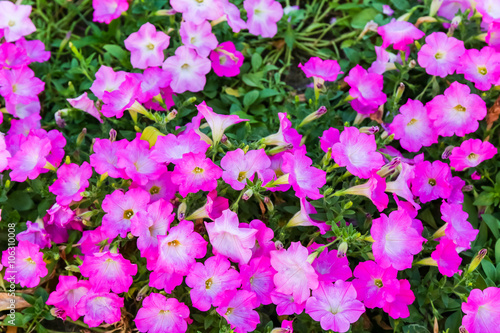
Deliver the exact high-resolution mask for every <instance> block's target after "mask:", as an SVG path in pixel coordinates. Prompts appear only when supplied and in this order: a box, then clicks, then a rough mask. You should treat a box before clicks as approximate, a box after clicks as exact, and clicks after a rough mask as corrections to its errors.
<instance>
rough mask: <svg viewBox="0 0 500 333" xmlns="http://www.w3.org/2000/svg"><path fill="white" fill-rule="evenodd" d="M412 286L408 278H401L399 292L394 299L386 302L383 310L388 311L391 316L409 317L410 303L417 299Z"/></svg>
mask: <svg viewBox="0 0 500 333" xmlns="http://www.w3.org/2000/svg"><path fill="white" fill-rule="evenodd" d="M410 287H411V286H410V282H409V281H408V280H399V288H398V293H397V294H396V296H395V297H394V300H393V301H388V302H386V303H385V304H384V306H383V310H384V312H386V313H388V314H389V316H390V317H391V318H393V319H398V318H408V317H409V316H410V311H409V309H408V305H410V304H412V303H413V302H414V301H415V295H414V294H413V291H411V289H410Z"/></svg>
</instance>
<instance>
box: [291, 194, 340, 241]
mask: <svg viewBox="0 0 500 333" xmlns="http://www.w3.org/2000/svg"><path fill="white" fill-rule="evenodd" d="M316 213H317V212H316V209H315V208H314V206H313V205H311V204H310V203H309V202H308V201H307V199H306V198H300V210H299V211H298V212H297V213H295V215H293V216H292V218H291V219H290V220H289V221H288V223H287V224H286V227H287V228H290V227H298V226H302V227H309V226H315V227H318V229H319V232H320V233H321V234H322V235H324V234H325V233H326V232H327V231H329V230H330V229H331V227H330V226H329V225H327V224H326V223H325V222H323V221H317V220H314V219H312V218H311V217H310V216H309V215H311V214H316Z"/></svg>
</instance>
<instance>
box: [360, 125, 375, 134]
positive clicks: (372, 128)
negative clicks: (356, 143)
mask: <svg viewBox="0 0 500 333" xmlns="http://www.w3.org/2000/svg"><path fill="white" fill-rule="evenodd" d="M379 131H380V128H379V127H378V126H365V127H361V128H360V129H359V132H360V133H365V134H370V135H373V134H375V133H378V132H379Z"/></svg>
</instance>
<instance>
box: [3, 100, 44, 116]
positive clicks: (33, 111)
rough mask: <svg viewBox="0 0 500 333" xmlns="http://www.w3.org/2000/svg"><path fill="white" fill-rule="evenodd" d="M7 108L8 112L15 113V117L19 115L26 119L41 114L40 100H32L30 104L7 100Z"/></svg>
mask: <svg viewBox="0 0 500 333" xmlns="http://www.w3.org/2000/svg"><path fill="white" fill-rule="evenodd" d="M5 108H6V109H7V112H8V113H10V114H11V115H13V116H14V117H17V118H19V119H24V118H27V117H30V116H32V115H39V114H40V110H41V105H40V101H39V100H36V101H34V102H30V103H28V104H22V103H17V104H12V103H9V102H6V103H5Z"/></svg>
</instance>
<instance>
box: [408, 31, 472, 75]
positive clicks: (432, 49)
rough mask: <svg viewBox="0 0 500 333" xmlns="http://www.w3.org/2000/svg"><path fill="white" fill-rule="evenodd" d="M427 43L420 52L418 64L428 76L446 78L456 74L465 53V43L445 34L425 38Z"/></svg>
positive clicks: (438, 33) (434, 33)
mask: <svg viewBox="0 0 500 333" xmlns="http://www.w3.org/2000/svg"><path fill="white" fill-rule="evenodd" d="M425 43H426V44H425V45H424V46H422V48H421V49H420V51H419V52H418V63H419V64H420V66H422V67H423V68H425V71H426V72H427V74H429V75H436V76H440V77H446V76H447V75H451V74H453V73H455V70H456V69H457V68H458V67H459V66H460V65H461V63H460V57H461V56H462V55H463V54H464V53H465V47H464V42H463V41H461V40H458V39H456V38H454V37H448V36H447V35H446V34H445V33H444V32H433V33H432V34H430V35H429V36H427V37H426V38H425Z"/></svg>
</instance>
